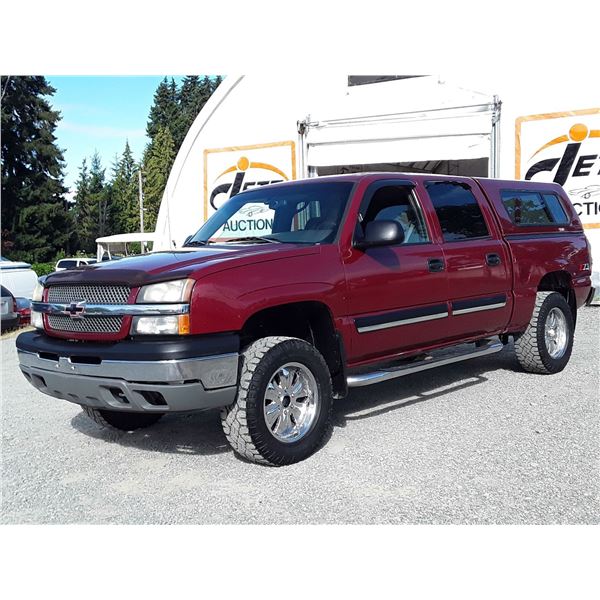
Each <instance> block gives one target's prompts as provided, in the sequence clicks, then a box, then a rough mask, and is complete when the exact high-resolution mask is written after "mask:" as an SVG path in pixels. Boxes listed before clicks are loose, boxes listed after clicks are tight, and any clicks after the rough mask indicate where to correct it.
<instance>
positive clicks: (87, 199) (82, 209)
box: [74, 152, 113, 253]
mask: <svg viewBox="0 0 600 600" xmlns="http://www.w3.org/2000/svg"><path fill="white" fill-rule="evenodd" d="M105 172H106V170H105V169H104V168H102V161H101V159H100V155H99V154H98V152H95V153H94V154H93V156H92V160H91V165H90V168H89V170H88V167H87V160H86V159H85V158H84V159H83V162H82V164H81V167H80V168H79V179H78V180H77V184H76V192H75V208H74V211H75V217H76V221H77V233H78V239H79V248H80V249H81V250H83V251H84V252H92V253H93V252H95V251H96V238H98V237H101V236H104V235H108V231H109V230H110V222H111V218H112V217H113V215H112V210H111V208H112V207H111V199H112V198H111V186H110V185H109V184H107V183H106V181H105V179H106V177H105Z"/></svg>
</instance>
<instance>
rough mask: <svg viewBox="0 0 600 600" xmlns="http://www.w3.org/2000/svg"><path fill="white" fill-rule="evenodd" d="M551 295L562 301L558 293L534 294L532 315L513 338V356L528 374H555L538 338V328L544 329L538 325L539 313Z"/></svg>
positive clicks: (542, 324) (541, 325)
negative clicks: (523, 328) (545, 357)
mask: <svg viewBox="0 0 600 600" xmlns="http://www.w3.org/2000/svg"><path fill="white" fill-rule="evenodd" d="M553 294H555V295H557V296H559V297H560V298H561V299H563V297H562V296H561V295H560V294H559V293H558V292H538V293H537V294H536V297H535V305H534V308H533V314H532V315H531V320H530V321H529V325H528V326H527V329H526V330H525V331H524V332H523V333H522V334H521V335H520V336H515V354H516V355H517V360H518V361H519V364H520V365H521V367H522V368H523V369H524V370H525V371H527V372H529V373H541V374H544V375H547V374H550V373H554V372H555V371H554V370H553V369H552V368H551V367H550V365H548V364H547V363H546V361H545V360H544V355H543V354H542V352H541V349H540V343H539V337H538V329H539V327H544V323H540V311H541V310H542V306H543V305H544V303H545V302H546V300H547V299H548V298H549V297H550V296H552V295H553ZM563 300H564V299H563ZM571 335H572V330H571Z"/></svg>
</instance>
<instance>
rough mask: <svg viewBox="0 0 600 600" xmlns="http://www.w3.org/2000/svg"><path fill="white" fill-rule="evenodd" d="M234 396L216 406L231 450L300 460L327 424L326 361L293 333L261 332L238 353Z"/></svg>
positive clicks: (275, 461) (255, 458)
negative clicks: (266, 334)
mask: <svg viewBox="0 0 600 600" xmlns="http://www.w3.org/2000/svg"><path fill="white" fill-rule="evenodd" d="M241 359H242V360H241V372H240V381H239V385H238V394H237V398H236V401H235V402H234V403H233V404H231V405H230V406H228V407H226V408H224V409H223V410H222V411H221V422H222V424H223V431H224V433H225V436H226V437H227V440H228V442H229V444H230V445H231V447H232V448H233V450H234V451H235V452H236V453H237V454H239V455H240V456H242V457H244V458H246V459H248V460H250V461H252V462H256V463H261V464H265V465H273V466H281V465H289V464H292V463H295V462H299V461H301V460H304V459H305V458H307V457H309V456H310V455H311V454H313V453H314V452H315V451H316V450H317V449H318V448H319V447H320V446H321V444H322V443H323V439H324V438H325V436H326V434H327V433H328V432H329V430H330V428H331V407H332V404H333V393H332V387H331V377H330V374H329V369H328V368H327V364H326V363H325V360H324V359H323V357H322V356H321V354H320V353H319V352H318V350H317V349H316V348H315V347H314V346H312V345H311V344H309V343H307V342H305V341H304V340H300V339H298V338H290V337H280V336H273V337H266V338H262V339H259V340H257V341H255V342H253V343H252V344H250V345H249V346H248V347H247V348H246V349H245V350H244V351H243V352H242V355H241Z"/></svg>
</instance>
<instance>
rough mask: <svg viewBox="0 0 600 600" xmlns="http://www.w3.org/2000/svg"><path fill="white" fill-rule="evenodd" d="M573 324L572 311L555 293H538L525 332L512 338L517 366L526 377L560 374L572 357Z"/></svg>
mask: <svg viewBox="0 0 600 600" xmlns="http://www.w3.org/2000/svg"><path fill="white" fill-rule="evenodd" d="M574 330H575V324H574V320H573V314H572V312H571V308H570V307H569V305H568V304H567V301H566V300H565V299H564V297H563V296H562V295H561V294H559V293H558V292H538V293H537V295H536V299H535V306H534V309H533V315H532V316H531V321H530V322H529V325H528V326H527V329H526V330H525V331H524V332H523V333H522V334H521V335H520V336H515V353H516V355H517V359H518V361H519V364H520V365H521V366H522V367H523V369H525V371H528V372H529V373H543V374H552V373H559V372H560V371H562V370H563V369H564V368H565V367H566V365H567V363H568V362H569V358H570V357H571V352H572V350H573V333H574Z"/></svg>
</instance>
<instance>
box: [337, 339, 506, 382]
mask: <svg viewBox="0 0 600 600" xmlns="http://www.w3.org/2000/svg"><path fill="white" fill-rule="evenodd" d="M502 348H504V345H503V344H502V342H500V341H498V340H495V341H492V340H489V341H487V342H486V343H485V344H483V345H481V346H475V348H474V349H470V350H467V351H464V350H463V351H460V352H457V348H456V346H454V347H452V348H449V349H443V350H440V353H443V354H441V355H440V356H439V357H436V356H431V355H430V356H428V358H427V359H425V360H421V361H419V362H412V363H408V364H405V365H401V366H398V367H391V368H389V369H381V370H378V371H370V372H368V373H359V374H355V375H349V376H348V377H347V379H346V381H347V383H348V387H351V388H352V387H362V386H363V385H371V384H373V383H380V382H382V381H387V380H388V379H395V378H396V377H403V376H404V375H411V374H412V373H418V372H419V371H427V370H428V369H434V368H435V367H442V366H444V365H451V364H452V363H456V362H461V361H463V360H469V359H470V358H478V357H480V356H486V355H487V354H494V353H495V352H500V350H502Z"/></svg>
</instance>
